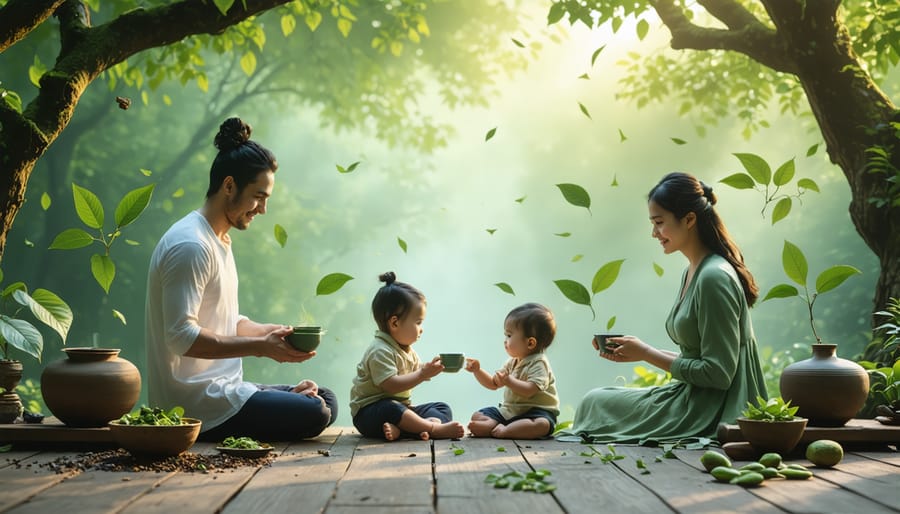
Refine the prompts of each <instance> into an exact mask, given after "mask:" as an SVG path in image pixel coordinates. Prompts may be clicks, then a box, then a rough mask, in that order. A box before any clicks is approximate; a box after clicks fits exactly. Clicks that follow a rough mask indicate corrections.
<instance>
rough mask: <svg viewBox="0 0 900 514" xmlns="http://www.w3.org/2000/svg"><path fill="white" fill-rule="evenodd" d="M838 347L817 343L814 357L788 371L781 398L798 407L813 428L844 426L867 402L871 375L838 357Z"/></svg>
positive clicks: (781, 382) (788, 368) (784, 373)
mask: <svg viewBox="0 0 900 514" xmlns="http://www.w3.org/2000/svg"><path fill="white" fill-rule="evenodd" d="M836 349H837V345H835V344H814V345H812V352H813V354H812V357H810V358H809V359H806V360H803V361H800V362H795V363H793V364H791V365H790V366H787V367H786V368H784V371H783V372H782V373H781V381H780V383H779V385H780V387H779V388H780V390H781V397H782V398H784V401H788V400H790V401H791V405H794V406H796V407H798V410H797V416H802V417H805V418H808V419H809V426H813V427H841V426H844V425H845V424H846V423H847V421H850V419H851V418H853V416H855V415H856V413H857V412H859V410H860V409H861V408H862V407H863V405H864V404H865V403H866V397H867V396H868V394H869V374H868V373H866V370H865V369H863V367H862V366H860V365H859V364H857V363H855V362H853V361H850V360H847V359H841V358H839V357H838V356H837V355H835V350H836Z"/></svg>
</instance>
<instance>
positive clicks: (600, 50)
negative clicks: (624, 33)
mask: <svg viewBox="0 0 900 514" xmlns="http://www.w3.org/2000/svg"><path fill="white" fill-rule="evenodd" d="M604 48H606V45H603V46H601V47H600V48H598V49H596V50H594V53H592V54H591V66H593V65H594V61H596V60H597V56H598V55H600V52H602V51H603V49H604Z"/></svg>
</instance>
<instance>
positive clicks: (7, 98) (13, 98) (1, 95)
mask: <svg viewBox="0 0 900 514" xmlns="http://www.w3.org/2000/svg"><path fill="white" fill-rule="evenodd" d="M0 100H3V103H5V104H6V105H7V106H9V108H10V109H12V110H14V111H16V112H17V113H19V114H22V98H21V97H20V96H19V94H18V93H16V92H15V91H6V90H3V89H0Z"/></svg>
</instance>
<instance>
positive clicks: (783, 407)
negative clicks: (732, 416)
mask: <svg viewBox="0 0 900 514" xmlns="http://www.w3.org/2000/svg"><path fill="white" fill-rule="evenodd" d="M756 403H757V405H753V403H751V402H747V408H746V409H745V410H744V411H743V412H742V413H741V415H742V416H744V417H745V418H747V419H752V420H757V421H792V420H793V419H794V414H796V413H797V409H799V407H791V402H790V401H788V402H786V403H785V401H784V400H783V399H782V398H781V397H780V396H776V397H773V398H769V399H768V400H765V399H764V398H763V397H762V396H757V397H756Z"/></svg>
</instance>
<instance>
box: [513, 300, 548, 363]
mask: <svg viewBox="0 0 900 514" xmlns="http://www.w3.org/2000/svg"><path fill="white" fill-rule="evenodd" d="M506 321H509V322H512V324H513V325H514V326H516V327H518V328H521V329H522V335H524V336H525V337H526V338H529V337H533V338H534V339H535V340H536V341H537V349H538V351H544V350H545V349H546V348H547V347H548V346H550V343H552V342H553V338H554V337H556V319H554V318H553V313H552V312H550V309H548V308H546V307H544V306H543V305H541V304H539V303H526V304H524V305H520V306H518V307H516V308H515V309H513V310H511V311H509V314H507V315H506Z"/></svg>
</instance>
